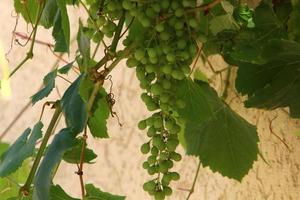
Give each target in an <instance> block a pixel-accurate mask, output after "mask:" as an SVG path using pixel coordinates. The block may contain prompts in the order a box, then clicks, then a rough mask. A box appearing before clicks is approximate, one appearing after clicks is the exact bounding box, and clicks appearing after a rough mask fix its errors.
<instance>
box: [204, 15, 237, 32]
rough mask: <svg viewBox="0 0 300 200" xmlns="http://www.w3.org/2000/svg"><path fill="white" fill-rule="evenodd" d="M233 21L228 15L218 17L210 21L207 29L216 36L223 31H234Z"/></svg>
mask: <svg viewBox="0 0 300 200" xmlns="http://www.w3.org/2000/svg"><path fill="white" fill-rule="evenodd" d="M234 23H235V22H234V19H233V18H232V16H231V15H230V14H225V15H220V16H216V17H214V18H212V19H211V20H210V25H209V29H210V31H211V32H212V34H213V35H217V34H218V33H219V32H221V31H223V30H236V26H235V25H234Z"/></svg>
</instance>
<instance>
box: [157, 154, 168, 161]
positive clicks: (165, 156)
mask: <svg viewBox="0 0 300 200" xmlns="http://www.w3.org/2000/svg"><path fill="white" fill-rule="evenodd" d="M168 158H169V153H168V152H161V153H160V155H159V159H160V160H167V159H168Z"/></svg>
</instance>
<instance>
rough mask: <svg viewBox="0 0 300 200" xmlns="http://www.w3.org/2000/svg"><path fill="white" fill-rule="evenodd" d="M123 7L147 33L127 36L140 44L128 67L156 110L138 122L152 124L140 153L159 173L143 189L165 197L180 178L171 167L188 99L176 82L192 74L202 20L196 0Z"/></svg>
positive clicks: (127, 2) (125, 2) (158, 0)
mask: <svg viewBox="0 0 300 200" xmlns="http://www.w3.org/2000/svg"><path fill="white" fill-rule="evenodd" d="M122 6H123V8H124V9H125V10H126V11H127V12H128V13H129V15H131V16H132V17H134V19H135V20H136V22H137V23H136V24H139V25H140V27H141V28H142V29H143V30H144V31H143V33H145V35H144V39H143V41H138V42H137V41H135V40H134V39H132V38H130V37H128V38H126V39H125V40H124V42H123V44H124V45H125V46H127V45H130V44H132V43H134V45H135V50H134V53H133V54H132V55H131V56H130V57H129V58H128V59H127V66H128V67H135V68H136V75H137V78H138V79H139V81H140V87H141V88H142V89H144V90H145V92H144V93H143V94H142V95H141V99H142V101H143V102H144V103H145V104H146V106H147V109H148V110H149V111H152V112H153V114H152V115H151V116H150V117H148V118H147V119H144V120H142V121H140V122H139V123H138V128H139V129H141V130H145V129H147V136H148V138H149V141H148V142H147V143H145V144H143V145H142V146H141V152H142V153H143V154H149V156H148V158H147V161H145V162H144V163H143V168H145V169H146V170H147V171H148V174H149V175H155V177H154V178H153V179H152V180H149V181H148V182H146V183H145V184H144V186H143V188H144V190H145V191H147V192H148V193H149V194H150V195H154V197H155V199H156V200H163V199H165V197H166V196H169V195H171V194H172V189H171V187H170V186H169V185H170V182H171V181H177V180H179V178H180V175H179V174H178V173H177V172H174V171H172V170H171V169H172V167H173V165H174V161H180V160H181V155H180V154H179V153H177V152H176V148H177V146H178V144H179V140H178V133H179V132H180V131H181V127H180V125H179V124H178V122H177V120H176V116H175V112H174V110H176V109H177V108H179V109H181V108H184V107H185V102H184V101H183V100H182V99H180V98H177V97H176V95H175V94H176V85H178V83H179V82H180V81H182V80H184V79H185V78H186V77H187V76H188V75H189V74H190V72H191V70H190V65H191V64H192V62H193V59H194V57H195V55H196V54H197V51H198V48H197V45H196V42H195V40H194V38H195V37H196V35H197V34H198V33H199V24H198V20H197V19H196V18H195V14H194V13H190V12H189V10H191V9H192V8H194V7H195V6H196V0H172V1H170V0H152V1H151V2H150V1H142V2H140V1H137V2H133V1H131V0H123V2H122Z"/></svg>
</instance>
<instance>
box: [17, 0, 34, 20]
mask: <svg viewBox="0 0 300 200" xmlns="http://www.w3.org/2000/svg"><path fill="white" fill-rule="evenodd" d="M14 7H15V10H16V12H17V13H21V15H22V17H23V18H24V19H25V21H26V22H27V23H31V22H32V23H33V24H34V23H35V19H36V16H37V10H38V9H37V8H38V3H37V1H35V0H28V1H26V3H25V4H24V3H23V1H22V0H14Z"/></svg>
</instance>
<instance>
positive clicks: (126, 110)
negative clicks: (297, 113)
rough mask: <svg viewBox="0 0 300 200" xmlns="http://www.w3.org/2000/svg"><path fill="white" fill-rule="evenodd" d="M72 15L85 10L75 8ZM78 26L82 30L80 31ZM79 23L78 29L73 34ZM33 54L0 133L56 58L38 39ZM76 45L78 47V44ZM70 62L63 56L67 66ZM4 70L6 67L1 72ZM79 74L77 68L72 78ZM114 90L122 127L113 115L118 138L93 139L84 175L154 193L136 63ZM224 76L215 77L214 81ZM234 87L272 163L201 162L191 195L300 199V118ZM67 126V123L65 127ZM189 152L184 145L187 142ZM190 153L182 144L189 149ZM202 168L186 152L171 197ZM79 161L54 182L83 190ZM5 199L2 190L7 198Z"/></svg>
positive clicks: (7, 12)
mask: <svg viewBox="0 0 300 200" xmlns="http://www.w3.org/2000/svg"><path fill="white" fill-rule="evenodd" d="M12 12H13V7H12V1H3V0H2V1H0V30H1V31H0V41H1V42H2V44H3V45H4V48H5V49H6V50H8V49H9V48H10V40H11V31H12V29H13V26H14V23H15V18H14V17H12V15H11V14H12ZM69 12H70V13H71V15H73V16H76V15H78V14H79V13H77V12H75V11H73V10H70V11H69ZM76 22H77V20H76V19H75V18H72V22H71V24H72V27H76ZM74 30H75V31H74ZM76 30H77V28H75V29H73V34H74V33H75V32H76ZM18 31H20V32H23V33H26V25H25V24H24V23H23V22H20V23H19V26H18ZM37 38H38V39H39V40H43V41H48V42H52V39H51V35H50V32H49V31H46V30H41V31H39V32H38V35H37ZM36 47H37V48H36V49H35V58H34V61H29V62H28V63H27V64H26V65H24V66H23V67H22V69H21V70H20V71H19V72H18V73H17V74H16V75H15V76H13V77H12V79H11V88H12V97H11V99H10V100H4V99H3V98H1V97H0V133H1V132H2V131H3V130H4V129H5V128H6V127H7V125H8V124H9V123H10V121H11V120H12V119H13V118H14V117H15V115H16V114H17V113H18V112H19V111H20V110H21V109H22V108H23V106H24V105H25V104H26V103H27V102H28V101H29V97H30V96H31V95H32V94H34V93H35V92H36V91H37V90H38V88H39V87H40V84H41V82H42V81H41V80H42V78H43V76H44V75H45V74H47V73H48V72H49V71H50V69H51V65H52V64H53V63H54V61H55V57H54V56H53V54H52V53H51V51H50V50H49V49H48V47H45V46H41V45H37V46H36ZM26 49H28V48H27V47H25V48H21V47H18V46H14V47H13V50H12V51H11V53H10V54H9V60H10V63H9V64H10V67H11V69H12V68H13V67H14V66H16V64H17V63H18V62H19V61H20V60H21V59H22V58H23V57H24V56H25V53H26ZM74 49H75V48H74ZM73 54H74V52H71V54H70V55H71V56H70V57H69V58H68V56H65V57H64V58H65V59H66V60H72V58H73V57H72V55H73ZM210 60H211V61H212V63H213V64H214V66H215V68H217V69H221V68H223V67H224V66H226V65H224V63H223V62H222V61H221V60H220V59H219V58H218V57H213V58H211V59H210ZM62 65H63V63H60V66H62ZM198 67H199V68H201V69H202V70H203V71H206V72H207V73H208V76H209V77H210V76H212V74H211V72H210V71H209V70H208V68H207V67H206V66H204V65H203V64H202V63H198ZM0 76H1V74H0ZM74 77H75V75H74V74H71V75H70V79H71V80H72V79H74ZM112 77H113V78H112V80H113V82H114V85H113V92H114V94H115V98H116V101H117V102H116V105H115V107H114V109H115V111H116V112H117V113H118V115H119V117H120V120H121V122H122V123H123V127H119V126H118V123H117V120H116V118H112V119H110V120H109V124H108V127H109V133H110V136H111V138H110V139H107V140H94V139H92V138H89V139H88V144H89V146H90V147H92V148H94V149H95V151H96V152H97V153H98V154H99V156H98V158H97V160H96V163H95V164H93V165H85V166H84V179H85V182H92V183H95V184H96V185H97V186H99V187H100V188H102V189H103V190H105V191H109V192H112V193H116V194H122V195H126V196H127V199H128V200H148V199H150V198H149V196H148V195H147V194H146V193H145V192H144V191H143V190H142V184H143V183H144V181H145V180H147V178H149V177H148V175H147V174H146V172H145V171H144V170H143V169H142V168H141V164H142V162H143V161H144V160H145V159H146V157H145V156H143V155H141V153H139V147H140V145H141V144H142V143H143V142H145V141H146V137H145V135H144V134H143V133H141V132H140V131H138V129H137V128H136V124H137V122H138V120H139V119H141V118H143V117H144V116H147V112H146V109H145V106H144V105H143V104H142V103H141V101H140V99H139V95H140V89H139V86H138V81H137V80H136V78H135V75H134V73H133V70H132V69H128V68H126V67H125V65H124V63H121V64H120V65H119V67H118V68H117V69H116V70H115V71H114V72H113V74H112ZM219 80H220V78H219V77H216V80H215V87H216V88H217V89H220V84H218V82H219ZM57 86H58V88H59V91H60V92H61V93H62V92H63V91H64V89H65V88H66V87H67V86H68V83H66V82H64V81H62V80H58V81H57ZM58 96H59V95H58V93H57V92H56V91H54V92H53V94H52V95H51V96H50V97H49V98H48V99H49V100H55V99H56V98H57V97H58ZM235 96H236V94H235V92H233V91H230V95H229V98H228V102H229V103H230V105H231V106H232V108H233V109H234V110H236V111H237V112H238V113H239V114H240V115H242V116H243V117H245V118H246V119H247V120H248V121H249V122H250V123H252V124H257V126H258V132H259V137H260V140H261V141H260V143H259V146H260V148H261V152H262V154H263V155H264V156H265V158H266V160H267V161H268V163H269V165H267V164H266V163H265V162H263V161H262V159H261V158H259V159H258V161H257V162H255V163H254V166H253V169H251V170H250V172H249V174H248V175H247V176H246V177H245V178H244V179H243V181H242V182H241V183H239V182H237V181H234V180H230V179H228V178H224V177H222V176H221V175H219V174H217V173H212V172H211V171H210V170H209V169H208V168H201V169H200V173H199V177H198V180H197V185H196V189H195V193H194V194H193V196H192V198H191V199H192V200H280V199H283V200H297V199H300V186H299V183H300V180H299V178H300V169H299V168H300V156H299V155H300V141H299V139H298V138H297V137H296V136H295V135H294V134H293V133H295V132H296V131H297V130H300V126H299V121H296V120H292V119H290V118H289V117H288V115H287V114H286V113H285V112H284V111H282V110H276V111H272V112H265V111H262V110H255V109H245V108H244V107H243V105H242V103H241V99H240V98H236V97H235ZM41 106H42V103H38V104H37V105H35V106H34V107H32V108H30V109H28V110H27V111H26V113H25V114H24V115H23V116H22V117H21V119H20V120H19V121H18V122H17V123H16V124H15V126H14V127H13V129H11V131H10V132H9V133H8V134H7V135H6V136H5V138H4V140H5V141H10V142H11V141H13V140H14V139H15V138H16V137H17V136H18V135H19V134H20V133H21V132H22V131H23V130H24V129H25V128H26V127H29V126H32V125H33V124H34V123H35V122H36V121H37V120H38V117H39V114H40V112H41ZM50 116H51V111H50V110H49V109H47V112H46V113H45V115H44V117H43V119H44V124H48V121H49V117H50ZM275 116H277V118H276V119H275V120H274V121H273V123H272V129H273V132H274V133H275V134H277V135H278V136H279V137H281V138H282V139H284V140H285V141H286V143H287V144H288V145H289V147H290V149H291V151H289V150H288V149H287V148H286V147H285V146H284V145H283V143H282V142H280V140H279V139H278V138H277V137H275V136H274V134H272V133H271V131H270V123H269V120H271V119H272V118H274V117H275ZM62 126H63V123H61V125H60V127H62ZM181 151H182V149H181ZM182 152H183V151H182ZM196 167H197V160H196V159H195V158H192V157H187V156H185V157H184V159H183V161H182V162H180V163H178V164H176V168H177V169H178V170H179V171H180V173H181V176H182V178H181V180H180V181H178V182H176V183H174V184H173V188H174V190H175V192H174V195H173V196H172V197H171V198H169V199H172V200H183V199H185V197H186V196H187V192H186V191H184V190H183V189H188V188H190V187H191V184H192V179H193V177H194V174H195V170H196ZM75 171H76V166H75V165H69V164H66V163H62V165H61V167H60V169H59V171H58V174H57V177H56V178H55V183H59V184H62V185H63V187H64V188H65V190H66V191H67V192H69V193H71V194H73V195H74V196H79V195H80V187H79V180H78V177H77V175H75ZM0 199H1V197H0Z"/></svg>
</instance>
